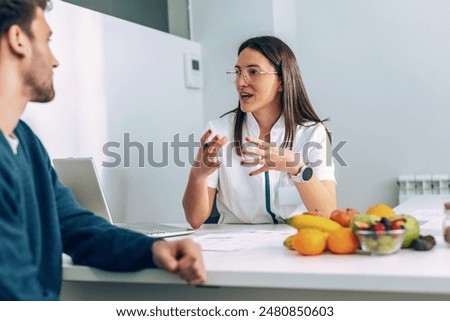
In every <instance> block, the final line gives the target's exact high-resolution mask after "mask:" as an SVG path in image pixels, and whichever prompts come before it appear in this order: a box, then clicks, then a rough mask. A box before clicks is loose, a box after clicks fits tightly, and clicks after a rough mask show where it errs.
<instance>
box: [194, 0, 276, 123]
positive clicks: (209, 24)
mask: <svg viewBox="0 0 450 321" xmlns="http://www.w3.org/2000/svg"><path fill="white" fill-rule="evenodd" d="M272 9H273V8H272V0H246V1H242V0H227V1H211V0H191V17H192V23H191V24H192V26H193V30H192V34H191V37H192V39H193V40H194V41H197V42H199V43H201V44H202V52H203V57H202V58H203V66H204V68H203V72H204V88H203V103H204V116H205V121H208V120H210V119H215V118H219V117H220V116H221V115H222V114H224V113H225V112H227V111H229V110H231V109H234V108H236V107H237V101H238V98H237V94H236V90H235V87H234V84H231V83H230V82H229V81H228V80H227V78H226V76H225V72H226V71H227V70H229V69H232V68H233V67H234V65H235V64H236V60H237V50H238V48H239V45H240V44H241V43H242V42H244V41H245V40H247V39H248V38H250V37H253V36H258V35H263V34H267V33H270V34H272V33H273V13H272ZM205 125H206V124H205Z"/></svg>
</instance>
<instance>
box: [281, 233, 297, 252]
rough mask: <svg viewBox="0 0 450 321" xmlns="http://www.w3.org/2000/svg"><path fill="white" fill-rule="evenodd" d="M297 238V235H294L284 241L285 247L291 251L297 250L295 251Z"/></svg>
mask: <svg viewBox="0 0 450 321" xmlns="http://www.w3.org/2000/svg"><path fill="white" fill-rule="evenodd" d="M296 236H297V234H293V235H290V236H288V237H287V238H286V239H285V240H284V242H283V245H284V246H285V247H287V248H288V249H289V250H295V249H294V239H295V237H296Z"/></svg>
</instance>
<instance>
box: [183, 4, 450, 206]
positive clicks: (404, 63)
mask: <svg viewBox="0 0 450 321" xmlns="http://www.w3.org/2000/svg"><path fill="white" fill-rule="evenodd" d="M192 3H193V24H194V40H196V41H198V42H200V43H201V44H202V50H203V52H204V60H205V69H206V75H205V79H206V80H207V86H206V87H205V92H204V105H205V119H211V118H216V117H218V116H219V115H220V114H221V113H223V112H225V111H227V110H229V109H231V108H233V107H235V105H236V102H235V101H236V93H235V91H234V87H233V86H232V85H231V86H230V85H229V84H228V83H227V82H226V80H225V78H224V77H223V71H224V70H225V69H226V68H227V67H228V66H230V65H232V64H233V63H234V62H235V59H236V51H237V47H238V45H239V44H240V43H241V42H242V41H243V40H245V39H246V38H248V37H249V36H254V35H261V34H273V35H275V36H279V37H280V38H282V39H283V40H285V42H286V43H288V44H289V45H290V46H291V48H293V49H294V51H295V53H296V56H297V58H298V61H299V65H300V69H301V71H302V75H303V79H304V81H305V83H306V88H307V90H308V93H309V95H310V98H311V100H312V102H313V105H314V106H315V109H316V111H317V112H318V114H319V115H320V116H321V117H322V118H326V117H330V118H331V122H329V123H328V125H327V126H328V127H329V129H330V130H332V131H333V136H334V144H335V145H336V144H338V143H339V141H344V140H345V141H348V142H347V143H346V145H344V147H343V148H342V149H341V150H340V155H341V157H343V158H344V160H345V161H346V163H347V165H348V166H340V165H339V164H337V169H336V175H337V179H338V205H339V206H340V207H354V208H357V209H359V210H360V211H365V210H366V209H367V208H368V207H369V206H370V205H372V204H375V203H378V202H385V203H387V204H389V205H392V206H394V205H396V204H397V194H398V191H397V186H396V179H397V177H398V176H399V175H401V174H420V173H428V174H434V173H449V172H450V169H449V163H450V162H449V161H450V149H448V148H446V145H445V141H446V140H448V137H450V126H449V125H447V119H449V116H450V115H449V114H450V111H449V110H450V63H449V57H450V16H449V12H450V3H449V2H448V1H444V0H438V1H432V2H430V1H426V0H396V1H391V0H381V1H372V0H368V1H358V0H343V1H334V0H315V1H309V0H297V1H290V0H283V1H280V0H273V1H251V0H247V1H226V2H220V3H219V2H212V1H206V0H192ZM293 15H294V18H293V17H292V16H293ZM243 17H246V19H243ZM289 25H290V26H291V28H289Z"/></svg>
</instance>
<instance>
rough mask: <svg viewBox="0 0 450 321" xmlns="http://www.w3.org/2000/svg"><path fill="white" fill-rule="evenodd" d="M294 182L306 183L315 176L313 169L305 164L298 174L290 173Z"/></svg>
mask: <svg viewBox="0 0 450 321" xmlns="http://www.w3.org/2000/svg"><path fill="white" fill-rule="evenodd" d="M289 176H291V179H292V181H293V182H296V183H306V182H307V181H309V180H310V179H311V178H312V177H313V169H312V168H311V167H309V166H308V165H305V166H303V167H302V168H301V169H300V172H298V174H297V175H289Z"/></svg>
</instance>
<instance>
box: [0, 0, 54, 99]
mask: <svg viewBox="0 0 450 321" xmlns="http://www.w3.org/2000/svg"><path fill="white" fill-rule="evenodd" d="M47 3H48V1H47V0H0V32H1V33H0V39H1V47H0V50H1V51H7V54H8V55H2V57H8V58H9V59H12V60H13V61H14V62H16V63H17V66H18V68H17V72H18V73H19V76H20V79H21V81H22V84H23V94H24V95H26V97H27V99H28V100H29V101H36V102H47V101H50V100H52V99H53V97H54V96H55V92H54V89H53V68H56V67H57V66H58V61H57V60H56V59H55V57H54V56H53V54H52V52H51V50H50V47H49V40H50V36H51V34H52V31H51V29H50V26H49V25H48V23H47V21H46V20H45V17H44V10H45V8H46V7H47ZM0 54H2V52H0ZM13 61H11V62H13ZM0 63H1V62H0Z"/></svg>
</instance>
